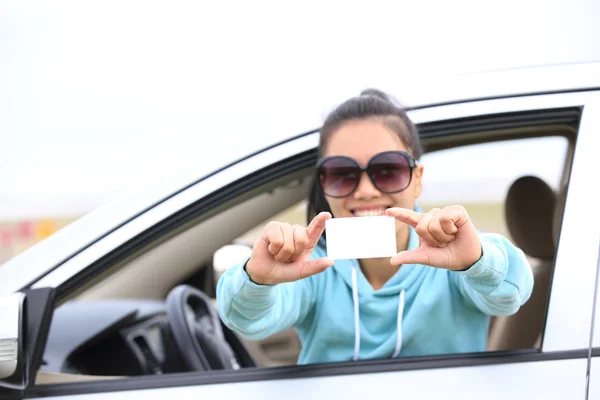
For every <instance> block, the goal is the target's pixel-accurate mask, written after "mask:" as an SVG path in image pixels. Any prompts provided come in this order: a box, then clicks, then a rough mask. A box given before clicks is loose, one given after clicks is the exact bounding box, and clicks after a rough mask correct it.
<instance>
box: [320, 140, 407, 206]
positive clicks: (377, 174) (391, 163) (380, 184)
mask: <svg viewBox="0 0 600 400" xmlns="http://www.w3.org/2000/svg"><path fill="white" fill-rule="evenodd" d="M417 165H418V161H417V160H415V159H414V158H413V157H412V156H411V155H410V154H408V153H406V152H404V151H386V152H383V153H378V154H375V155H374V156H373V157H372V158H371V159H370V160H369V162H368V163H367V166H366V167H365V168H363V167H362V166H361V165H360V164H359V163H358V161H356V160H355V159H353V158H350V157H346V156H331V157H325V158H322V159H320V160H319V161H318V163H317V175H318V177H319V182H320V184H321V188H322V189H323V192H324V193H325V195H327V196H330V197H347V196H349V195H350V194H352V192H354V191H355V190H356V188H357V187H358V184H359V182H360V178H361V175H362V173H363V172H366V173H367V176H368V177H369V179H371V182H373V186H375V188H377V190H379V191H380V192H383V193H398V192H401V191H403V190H405V189H406V188H407V187H408V186H410V182H411V180H412V171H413V169H414V168H415V167H416V166H417Z"/></svg>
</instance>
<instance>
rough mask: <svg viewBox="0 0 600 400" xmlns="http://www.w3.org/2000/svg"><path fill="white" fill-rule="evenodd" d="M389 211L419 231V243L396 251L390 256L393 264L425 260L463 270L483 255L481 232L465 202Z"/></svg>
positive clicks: (424, 263)
mask: <svg viewBox="0 0 600 400" xmlns="http://www.w3.org/2000/svg"><path fill="white" fill-rule="evenodd" d="M386 214H387V215H390V216H393V217H395V218H396V219H398V220H399V221H402V222H404V223H406V224H408V225H410V226H412V227H413V228H414V229H415V231H416V232H417V235H419V247H418V248H416V249H414V250H405V251H401V252H400V253H398V254H396V255H395V256H394V257H392V258H391V260H390V263H391V264H392V265H401V264H422V265H429V266H431V267H437V268H445V269H449V270H453V271H461V270H466V269H468V268H470V267H471V266H472V265H473V264H475V263H476V262H477V261H478V260H479V259H480V258H481V255H482V250H481V243H480V241H479V235H478V234H477V231H476V230H475V227H474V226H473V222H472V221H471V218H469V214H468V213H467V210H465V208H464V207H462V206H449V207H445V208H443V209H439V208H434V209H432V210H431V211H429V212H426V213H419V212H416V211H414V210H410V209H407V208H389V209H388V210H387V211H386Z"/></svg>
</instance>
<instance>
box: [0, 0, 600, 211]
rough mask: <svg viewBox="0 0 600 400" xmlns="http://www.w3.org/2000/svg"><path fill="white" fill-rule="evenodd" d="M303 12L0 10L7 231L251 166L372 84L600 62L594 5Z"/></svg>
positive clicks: (79, 6)
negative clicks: (233, 162)
mask: <svg viewBox="0 0 600 400" xmlns="http://www.w3.org/2000/svg"><path fill="white" fill-rule="evenodd" d="M284 3H285V4H284ZM290 4H291V3H289V2H282V1H269V2H266V1H237V2H231V1H220V2H212V1H211V2H208V1H206V2H199V1H189V2H182V1H162V2H156V1H126V0H118V1H95V2H92V1H81V0H77V1H58V0H57V1H51V2H48V1H38V2H31V1H24V0H14V1H8V0H3V1H1V2H0V138H1V142H0V208H1V210H0V218H1V217H4V218H7V217H10V216H19V215H27V214H31V213H35V212H42V211H43V210H45V209H48V210H50V209H52V207H62V208H67V209H68V210H71V209H77V208H79V209H81V211H85V210H89V209H90V208H93V207H95V206H97V205H98V204H101V203H103V202H105V201H107V200H110V199H112V198H113V197H114V196H116V195H118V194H120V193H122V192H123V191H124V190H126V189H129V188H131V187H132V186H143V185H146V184H148V183H151V182H152V181H153V180H155V179H157V178H158V177H163V176H165V175H168V174H171V173H173V172H174V171H176V170H178V169H179V168H182V167H184V166H187V165H190V164H197V163H199V164H203V165H204V166H207V165H214V164H215V163H217V162H218V161H219V159H221V158H222V157H224V156H225V155H226V156H227V157H228V158H231V157H234V158H237V157H239V156H242V155H243V154H245V153H247V152H248V151H252V150H255V149H259V148H262V147H264V146H265V145H267V144H269V143H270V142H272V141H274V140H278V139H280V138H284V137H287V136H292V135H296V134H298V133H302V132H304V131H306V130H308V129H312V128H314V127H316V126H317V125H318V124H319V123H320V122H321V121H322V119H323V117H324V115H325V114H326V112H327V111H328V110H329V109H330V108H331V107H332V106H333V105H335V104H336V103H338V102H339V101H342V100H343V99H344V98H346V97H348V96H351V95H355V94H357V93H358V92H359V91H360V90H361V89H363V88H365V87H367V86H376V87H379V88H381V89H383V90H386V88H387V87H390V86H394V87H395V88H399V87H402V84H403V82H406V85H407V87H409V86H410V85H411V84H412V83H413V82H415V81H417V80H424V81H425V82H426V78H427V77H428V76H450V75H454V74H462V73H469V72H478V71H484V70H489V69H503V68H514V67H519V66H531V65H541V64H558V63H566V62H569V63H571V62H586V61H593V60H600V45H599V39H598V38H599V37H600V36H599V35H598V30H597V28H596V27H595V25H597V23H598V20H599V17H600V5H599V4H600V2H598V1H593V0H587V1H563V2H558V1H548V0H546V1H541V0H539V1H522V0H521V1H501V2H494V3H492V2H487V1H437V2H431V1H420V2H415V1H410V2H408V1H405V2H402V1H389V2H381V1H369V2H365V1H360V2H350V1H336V2H325V1H301V2H293V6H291V5H290ZM594 29H596V30H595V32H594ZM427 89H428V88H427V87H426V86H424V87H423V90H427ZM407 93H408V92H407ZM407 93H394V94H395V95H396V96H397V97H398V98H400V99H401V100H404V99H409V98H410V96H409V95H408V94H407ZM469 163H471V165H473V163H475V164H476V163H477V160H469ZM535 164H536V163H535V162H532V165H535ZM464 167H465V168H467V167H468V165H467V164H465V165H464ZM477 173H478V174H479V175H480V176H486V174H487V173H488V171H486V170H485V169H484V168H480V169H476V170H475V174H477ZM45 207H46V208H45ZM36 210H37V211H36Z"/></svg>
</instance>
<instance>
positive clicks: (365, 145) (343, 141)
mask: <svg viewBox="0 0 600 400" xmlns="http://www.w3.org/2000/svg"><path fill="white" fill-rule="evenodd" d="M390 150H400V151H406V152H408V153H409V154H410V153H411V151H410V150H409V149H407V148H406V146H404V144H403V143H402V141H401V140H400V137H399V136H398V134H397V133H395V132H394V131H392V130H390V129H389V128H387V127H386V126H385V125H384V124H382V123H381V122H378V121H374V120H362V121H350V122H347V123H345V124H343V125H342V126H341V127H340V128H338V129H337V130H336V131H334V132H333V133H332V134H331V136H330V137H329V140H328V142H327V145H326V147H325V149H324V154H323V155H324V156H325V157H329V156H334V155H337V156H347V157H351V158H353V159H355V160H356V161H358V163H359V164H360V165H361V166H363V167H365V166H366V165H367V163H368V162H369V160H370V159H371V157H373V156H374V155H375V154H377V153H381V152H384V151H390ZM422 176H423V167H422V166H421V165H418V166H417V167H416V168H415V169H414V170H413V172H412V179H411V182H410V185H409V186H408V188H406V189H405V190H404V191H402V192H399V193H391V194H387V193H382V192H380V191H379V190H377V188H376V187H375V186H374V185H373V183H372V182H371V180H370V179H369V177H368V176H367V174H366V173H363V174H362V175H361V178H360V182H359V184H358V186H357V188H356V190H354V192H352V193H351V194H350V195H349V196H347V197H343V198H334V197H329V196H325V197H326V199H327V202H328V203H329V206H330V208H331V211H332V214H333V216H334V217H336V218H340V217H355V216H372V215H384V213H385V210H386V209H387V208H390V207H403V208H410V209H412V208H413V207H414V204H415V200H416V199H417V198H418V197H419V196H420V195H421V190H422V183H421V178H422ZM400 229H406V226H405V225H404V224H400V223H399V222H397V223H396V230H397V231H399V230H400Z"/></svg>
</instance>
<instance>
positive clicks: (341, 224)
mask: <svg viewBox="0 0 600 400" xmlns="http://www.w3.org/2000/svg"><path fill="white" fill-rule="evenodd" d="M325 233H326V235H327V257H328V258H330V259H332V260H345V259H360V258H379V257H392V256H394V255H396V253H397V252H396V224H395V218H394V217H389V216H378V217H351V218H331V219H328V220H327V221H325Z"/></svg>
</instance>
